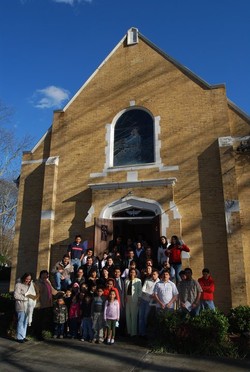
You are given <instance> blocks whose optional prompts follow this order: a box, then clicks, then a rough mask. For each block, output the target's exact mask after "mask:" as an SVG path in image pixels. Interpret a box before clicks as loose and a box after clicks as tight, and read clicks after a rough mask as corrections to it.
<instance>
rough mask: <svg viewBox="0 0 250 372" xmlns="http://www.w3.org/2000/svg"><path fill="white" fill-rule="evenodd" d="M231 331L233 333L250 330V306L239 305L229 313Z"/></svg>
mask: <svg viewBox="0 0 250 372" xmlns="http://www.w3.org/2000/svg"><path fill="white" fill-rule="evenodd" d="M228 321H229V331H230V332H232V333H240V334H242V333H244V332H250V306H242V305H241V306H238V307H235V308H234V309H231V310H230V312H229V315H228Z"/></svg>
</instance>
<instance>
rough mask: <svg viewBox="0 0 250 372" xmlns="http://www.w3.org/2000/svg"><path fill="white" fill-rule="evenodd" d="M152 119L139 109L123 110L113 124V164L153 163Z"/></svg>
mask: <svg viewBox="0 0 250 372" xmlns="http://www.w3.org/2000/svg"><path fill="white" fill-rule="evenodd" d="M154 161H155V159H154V121H153V118H152V116H151V115H150V114H149V113H148V112H146V111H144V110H141V109H131V110H128V111H126V112H124V113H123V114H122V115H121V116H120V117H119V119H118V120H117V123H116V125H115V132H114V162H113V165H114V166H122V165H136V164H145V163H153V162H154Z"/></svg>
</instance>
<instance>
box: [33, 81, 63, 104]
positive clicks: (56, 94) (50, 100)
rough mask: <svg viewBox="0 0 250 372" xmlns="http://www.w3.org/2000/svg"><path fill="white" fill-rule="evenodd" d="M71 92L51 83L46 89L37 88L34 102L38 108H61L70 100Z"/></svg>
mask: <svg viewBox="0 0 250 372" xmlns="http://www.w3.org/2000/svg"><path fill="white" fill-rule="evenodd" d="M69 95H70V92H69V91H68V90H66V89H63V88H58V87H55V86H54V85H51V86H49V87H46V88H44V89H37V90H36V92H35V93H34V95H33V97H32V100H31V101H32V103H33V105H34V106H35V107H37V108H41V109H44V108H60V106H61V105H62V104H63V103H64V102H65V101H67V100H69Z"/></svg>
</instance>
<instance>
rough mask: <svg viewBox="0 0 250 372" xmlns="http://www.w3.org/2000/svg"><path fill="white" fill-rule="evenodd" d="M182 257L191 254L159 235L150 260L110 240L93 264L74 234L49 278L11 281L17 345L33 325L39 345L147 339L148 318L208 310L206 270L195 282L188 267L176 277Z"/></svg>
mask: <svg viewBox="0 0 250 372" xmlns="http://www.w3.org/2000/svg"><path fill="white" fill-rule="evenodd" d="M183 251H184V252H189V251H190V249H189V248H188V247H187V246H186V245H185V244H184V243H183V242H182V241H181V240H180V239H178V237H177V236H172V238H171V240H170V243H168V240H167V238H166V237H165V236H162V237H161V238H160V244H159V247H158V249H157V250H156V254H154V252H153V250H152V248H151V247H150V245H149V244H148V243H147V242H146V241H144V240H143V239H142V238H140V239H138V240H137V241H136V242H133V240H132V239H128V241H127V244H126V245H125V244H123V242H122V239H121V237H117V238H116V239H115V240H114V241H111V242H110V244H109V247H108V250H107V251H105V252H104V253H103V256H102V258H97V257H95V256H94V252H93V250H92V249H91V248H87V247H86V243H83V242H82V238H81V236H80V235H77V236H76V237H75V240H74V242H73V243H72V244H70V245H69V246H68V250H67V252H66V253H65V254H64V255H63V257H62V260H60V261H58V262H57V263H56V264H55V266H54V267H53V269H52V271H51V273H50V275H49V272H48V271H47V270H42V271H41V273H40V276H39V279H38V280H36V281H34V282H33V280H32V275H31V274H30V273H25V274H24V275H23V276H22V277H21V278H20V279H19V280H18V281H17V283H16V286H15V291H14V297H15V299H16V311H17V337H16V338H17V341H18V342H20V343H23V342H26V341H27V338H26V333H27V327H28V325H30V324H31V322H32V318H33V324H32V325H33V328H34V333H35V336H36V337H37V338H38V339H43V331H44V330H46V329H51V330H52V332H53V337H54V338H64V337H69V338H79V339H80V340H81V341H89V342H95V343H101V342H105V343H107V344H109V345H112V344H113V343H114V342H115V336H116V334H117V333H118V334H119V335H127V336H130V337H134V336H141V337H147V327H148V322H149V316H150V314H151V315H152V316H154V315H155V314H157V313H158V312H160V311H175V310H178V311H181V312H182V313H183V314H184V315H185V314H187V313H189V314H190V315H191V316H196V315H198V314H199V312H200V310H202V309H205V308H209V309H213V310H214V309H215V307H214V303H213V293H214V281H213V279H212V277H211V275H210V273H209V270H208V269H206V268H205V269H203V271H202V277H201V278H199V279H198V281H197V280H194V279H193V278H192V270H191V268H186V269H185V270H182V262H181V253H182V252H183ZM49 276H50V277H51V280H49ZM34 308H35V309H34ZM52 325H53V327H52Z"/></svg>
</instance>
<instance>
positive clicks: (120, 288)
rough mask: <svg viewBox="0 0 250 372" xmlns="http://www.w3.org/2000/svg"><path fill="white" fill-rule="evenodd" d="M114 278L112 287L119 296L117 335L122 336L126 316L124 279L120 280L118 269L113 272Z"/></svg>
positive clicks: (124, 329) (124, 330)
mask: <svg viewBox="0 0 250 372" xmlns="http://www.w3.org/2000/svg"><path fill="white" fill-rule="evenodd" d="M114 276H115V285H114V287H115V288H117V290H118V292H119V295H120V301H121V303H120V320H119V328H118V335H120V336H124V335H125V333H126V315H125V282H124V279H123V278H121V269H120V267H115V271H114Z"/></svg>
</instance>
